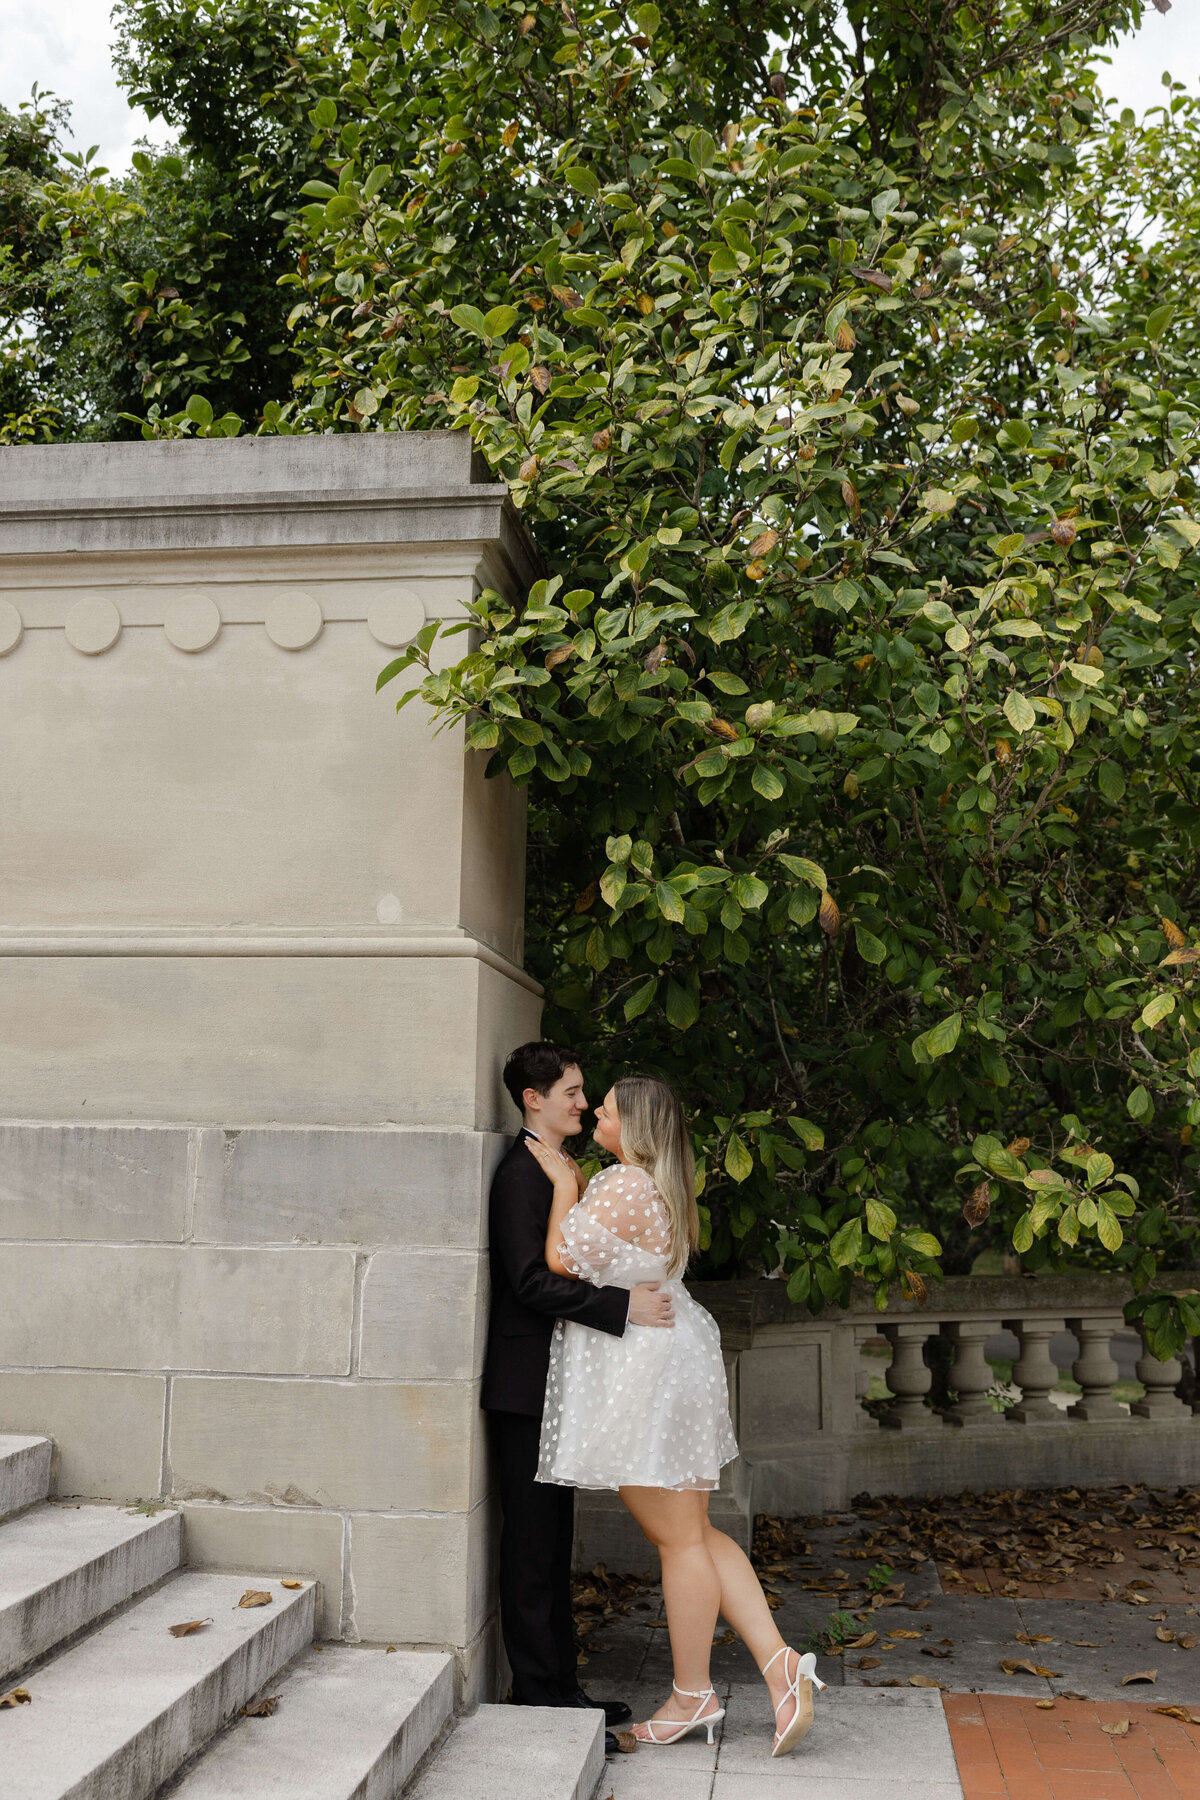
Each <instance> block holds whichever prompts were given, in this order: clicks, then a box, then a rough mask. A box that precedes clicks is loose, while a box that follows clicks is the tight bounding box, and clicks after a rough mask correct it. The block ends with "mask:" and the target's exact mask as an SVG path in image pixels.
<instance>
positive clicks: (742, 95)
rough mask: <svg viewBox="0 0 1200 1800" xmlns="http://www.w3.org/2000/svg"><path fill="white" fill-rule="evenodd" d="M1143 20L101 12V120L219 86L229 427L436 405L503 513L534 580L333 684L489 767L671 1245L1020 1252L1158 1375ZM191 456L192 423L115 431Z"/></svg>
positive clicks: (1160, 770)
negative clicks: (358, 690) (278, 342)
mask: <svg viewBox="0 0 1200 1800" xmlns="http://www.w3.org/2000/svg"><path fill="white" fill-rule="evenodd" d="M1139 10H1140V9H1138V8H1137V7H1130V6H1121V5H1115V4H1102V3H1093V4H1085V3H1081V4H1074V5H1065V6H1063V5H1059V6H1039V5H1030V4H1015V3H1013V4H1003V5H1000V4H979V5H968V6H965V7H962V8H959V9H957V10H955V11H953V12H950V11H946V12H945V13H939V14H938V15H937V17H936V18H931V19H929V20H926V21H923V22H922V24H923V27H924V28H923V29H921V30H918V29H916V28H915V26H914V22H913V18H912V14H911V11H910V9H909V8H907V7H906V6H901V5H899V4H895V3H892V0H879V3H872V4H867V3H865V0H862V3H859V4H855V5H853V6H851V7H850V8H849V9H848V20H849V26H850V35H849V38H848V39H847V40H845V41H844V40H843V38H842V37H841V36H840V35H839V34H838V32H837V31H836V30H834V29H833V24H834V9H832V8H831V7H829V6H827V5H817V4H808V5H804V4H798V3H794V4H783V3H782V0H781V3H779V4H764V5H761V6H757V7H755V6H751V7H746V6H738V7H734V6H731V5H728V4H723V3H719V0H707V3H702V4H696V5H689V6H687V7H684V6H682V5H673V4H661V5H658V6H656V5H640V6H630V7H624V6H618V5H612V4H609V5H605V4H599V3H597V0H588V3H583V4H579V5H576V6H570V5H562V6H560V5H549V4H538V5H534V4H532V0H531V3H530V4H525V3H524V0H521V3H519V4H516V5H512V6H508V5H504V6H480V5H474V4H471V5H468V4H452V5H443V4H435V3H434V0H410V3H409V4H407V5H396V4H392V3H390V0H389V3H387V4H384V3H383V0H377V3H376V0H345V3H344V4H341V5H338V6H336V7H335V6H334V5H333V4H331V3H327V0H311V4H307V5H302V6H300V5H297V6H280V5H274V6H271V7H268V8H267V9H266V10H265V12H263V14H262V19H263V24H262V29H261V30H259V28H258V26H257V25H256V22H255V17H254V16H253V15H252V14H251V12H250V11H249V9H247V7H245V6H244V5H242V4H241V0H173V3H172V4H169V5H167V4H158V3H157V0H143V3H142V4H139V5H137V6H136V7H129V8H127V9H126V16H127V18H128V20H129V44H130V51H129V55H130V59H131V66H132V62H133V61H135V60H137V59H138V58H140V59H141V61H140V64H139V66H140V67H141V68H142V70H143V84H142V88H141V89H140V90H139V97H140V98H142V100H143V103H146V102H147V98H148V97H149V98H151V99H152V98H153V97H154V96H155V95H158V96H160V98H161V100H162V104H163V106H164V107H168V108H169V107H172V106H173V107H176V108H177V109H178V110H177V111H176V112H175V113H169V115H168V116H172V117H175V118H177V119H179V120H181V121H183V132H184V136H185V139H186V140H188V141H189V142H191V141H192V140H193V139H194V141H195V143H196V144H197V145H199V144H200V143H201V141H202V140H203V141H204V142H205V143H209V144H211V143H212V142H213V141H214V139H215V138H216V136H217V135H219V134H218V132H217V131H216V129H215V127H214V126H213V125H212V123H211V120H212V119H214V118H217V117H219V114H220V108H219V105H218V104H217V102H215V101H213V100H212V99H211V93H212V92H217V93H219V92H221V91H222V84H225V87H227V88H228V90H229V94H230V96H231V97H230V99H229V102H228V107H229V114H230V118H231V119H232V121H233V129H232V132H231V135H232V139H233V141H234V142H235V143H236V145H237V147H238V150H237V153H238V156H239V158H240V162H239V171H240V179H241V182H242V189H241V191H242V193H243V194H244V195H245V196H246V197H247V203H248V204H249V203H250V202H251V201H254V202H255V203H256V204H261V206H262V207H264V208H265V207H267V206H268V205H269V207H270V208H271V210H272V213H273V214H274V213H280V214H282V215H283V216H282V218H279V219H277V220H276V221H275V223H276V225H277V227H278V232H277V236H276V238H275V239H273V240H272V242H273V243H274V244H275V245H276V246H277V247H279V246H282V248H278V249H277V250H276V249H273V250H272V256H276V255H277V254H278V256H279V257H281V258H282V261H283V264H284V265H286V266H284V267H283V272H282V277H281V279H282V282H283V286H282V288H281V289H280V292H281V293H282V294H283V295H284V296H285V298H286V301H287V304H288V316H287V329H288V331H289V332H290V334H291V339H290V341H291V353H290V355H291V361H290V364H289V366H288V371H287V372H288V377H289V379H288V381H287V383H286V384H285V383H284V382H283V381H277V383H276V389H275V394H274V397H273V398H272V399H271V400H268V401H266V402H265V403H264V404H263V405H262V408H261V414H260V415H258V418H259V423H258V428H260V429H268V430H281V431H297V430H300V431H308V430H328V429H335V430H379V429H397V428H412V427H420V426H434V425H450V426H452V427H455V428H459V429H463V430H467V431H469V432H470V433H471V434H472V437H473V438H474V440H475V442H476V443H477V445H478V446H479V448H480V449H481V450H482V452H483V453H484V455H485V456H486V457H487V459H488V461H489V462H490V463H491V465H492V467H493V468H494V469H495V470H496V471H497V473H498V474H500V475H503V476H504V477H505V478H506V479H507V480H508V481H509V482H510V483H511V487H512V493H513V497H514V500H515V502H516V504H517V505H518V506H519V507H520V509H521V511H522V514H523V516H524V518H525V520H526V522H527V524H528V526H529V528H530V530H531V532H532V533H533V536H534V538H535V540H536V542H537V543H538V545H539V548H540V550H541V553H542V555H543V557H544V560H545V564H546V567H547V571H548V573H547V575H546V578H545V579H544V580H542V581H540V582H539V583H538V584H537V585H536V586H535V587H534V589H533V590H532V592H531V593H530V594H529V595H528V596H527V597H525V599H524V603H523V604H522V605H521V606H520V608H519V609H516V610H514V609H513V608H512V607H511V606H509V605H507V604H506V603H505V602H504V601H503V600H502V599H501V598H500V597H499V596H498V595H495V594H491V593H485V594H483V595H482V596H481V597H480V600H479V602H478V605H477V607H476V609H475V616H474V618H473V620H472V632H473V637H472V640H471V642H470V646H469V647H465V646H464V644H463V643H462V642H461V641H455V640H454V639H453V638H452V637H450V635H449V634H442V635H438V634H436V633H435V632H434V631H432V629H431V630H429V631H427V632H426V633H424V634H422V637H421V638H420V639H419V640H418V642H417V644H416V645H415V646H414V648H413V650H412V651H411V652H409V653H407V654H406V655H405V656H403V657H400V658H398V659H397V660H396V661H395V663H393V664H392V665H390V666H389V668H388V669H387V670H386V671H384V674H383V676H382V677H381V681H382V682H383V683H384V685H386V684H388V683H390V682H392V681H399V683H400V686H401V688H402V689H403V692H402V694H401V704H403V703H405V702H406V701H407V700H408V699H410V698H411V697H412V696H413V695H414V694H417V693H419V694H421V695H422V696H423V698H424V701H426V702H428V703H430V704H431V705H432V706H433V708H434V709H435V710H436V712H437V713H438V714H439V715H440V716H441V717H442V718H443V719H458V720H461V721H462V722H463V723H464V725H465V728H466V733H467V739H468V742H469V744H470V745H471V746H472V747H473V748H474V749H475V750H476V751H477V752H479V753H481V754H484V755H487V756H488V757H490V759H491V769H492V772H493V773H496V774H499V775H503V774H504V773H505V772H507V774H508V775H509V776H510V777H511V778H512V779H514V780H516V781H518V782H522V783H526V784H528V786H529V788H530V794H531V801H532V812H531V827H532V829H531V838H532V844H531V891H530V944H531V952H530V953H531V961H532V963H533V966H534V967H535V969H536V970H537V972H538V973H539V974H541V975H542V976H543V977H544V978H545V979H546V980H547V983H548V985H549V989H550V1001H551V1004H550V1009H549V1011H548V1015H547V1021H546V1025H547V1029H548V1030H549V1031H550V1032H552V1033H554V1034H555V1035H560V1036H569V1037H571V1038H573V1039H574V1040H575V1041H576V1042H579V1043H580V1045H581V1048H582V1049H583V1050H584V1052H585V1053H586V1055H587V1059H588V1062H589V1064H590V1065H591V1067H592V1068H593V1070H594V1072H595V1075H596V1076H597V1077H598V1078H599V1079H600V1080H603V1079H604V1078H605V1076H606V1075H607V1074H608V1073H610V1072H613V1071H615V1070H617V1069H619V1068H621V1067H627V1066H629V1065H630V1064H631V1063H639V1064H642V1065H649V1066H652V1067H654V1068H657V1069H659V1070H661V1071H662V1072H663V1073H665V1074H667V1075H670V1076H673V1077H674V1078H676V1079H677V1080H678V1081H679V1082H680V1083H681V1085H682V1086H683V1087H684V1089H685V1090H686V1092H687V1093H688V1095H689V1098H690V1099H691V1101H692V1103H693V1104H694V1108H695V1118H696V1130H697V1143H698V1149H699V1152H700V1158H701V1169H702V1172H703V1176H704V1180H705V1188H704V1194H703V1203H704V1206H705V1218H706V1233H707V1235H706V1245H707V1253H708V1259H709V1263H708V1266H709V1268H710V1269H711V1270H712V1271H713V1272H719V1271H722V1270H728V1269H732V1268H737V1267H742V1268H754V1267H764V1266H765V1267H767V1268H768V1269H771V1270H776V1269H777V1270H779V1272H780V1273H781V1274H782V1275H783V1276H784V1277H785V1278H786V1279H787V1281H788V1287H789V1292H790V1293H791V1294H792V1296H793V1298H795V1299H796V1300H797V1301H799V1302H807V1303H808V1304H809V1305H811V1306H814V1307H816V1306H819V1305H821V1304H823V1303H826V1302H829V1301H837V1300H839V1299H842V1298H844V1296H845V1295H846V1293H847V1291H848V1285H849V1282H850V1279H851V1277H852V1276H853V1275H855V1274H860V1275H865V1276H866V1277H867V1278H868V1279H870V1280H872V1281H874V1282H875V1283H876V1287H877V1293H878V1297H879V1300H880V1303H881V1304H882V1303H884V1302H885V1301H886V1296H887V1293H888V1290H889V1287H890V1284H891V1283H893V1282H894V1281H896V1280H897V1279H899V1280H901V1281H902V1282H903V1283H904V1284H905V1285H906V1287H907V1289H908V1291H910V1292H915V1293H919V1292H921V1291H922V1289H923V1286H924V1283H925V1281H926V1280H927V1279H928V1277H929V1276H930V1274H931V1273H933V1272H934V1271H935V1270H936V1268H937V1267H938V1266H939V1259H941V1260H942V1262H944V1263H945V1264H947V1265H948V1266H951V1267H963V1266H967V1264H969V1261H970V1259H971V1257H972V1256H973V1254H974V1252H975V1250H976V1249H977V1248H978V1247H979V1246H980V1245H981V1244H984V1243H989V1242H990V1243H998V1242H999V1243H1007V1242H1009V1241H1010V1240H1013V1239H1014V1238H1015V1243H1016V1244H1017V1246H1018V1247H1019V1250H1020V1253H1021V1254H1022V1256H1023V1258H1024V1260H1025V1263H1026V1265H1027V1266H1029V1267H1031V1268H1035V1269H1036V1268H1045V1267H1053V1266H1059V1265H1061V1264H1063V1263H1078V1262H1084V1263H1095V1264H1099V1265H1102V1266H1105V1265H1106V1266H1114V1265H1115V1266H1117V1267H1122V1268H1126V1269H1129V1270H1130V1271H1131V1272H1132V1273H1133V1275H1134V1278H1135V1280H1136V1282H1137V1283H1138V1284H1139V1285H1140V1286H1141V1287H1142V1288H1143V1289H1145V1307H1146V1317H1147V1320H1148V1322H1149V1325H1150V1328H1151V1330H1152V1332H1153V1334H1154V1335H1153V1339H1152V1341H1154V1342H1155V1343H1156V1344H1157V1345H1159V1346H1160V1347H1162V1348H1166V1347H1169V1345H1170V1344H1172V1343H1175V1342H1178V1341H1179V1340H1180V1338H1181V1337H1182V1335H1183V1334H1184V1332H1185V1331H1187V1330H1194V1329H1195V1327H1196V1324H1197V1322H1200V1319H1198V1315H1197V1313H1196V1300H1195V1297H1194V1296H1192V1295H1189V1294H1188V1293H1186V1292H1182V1291H1180V1289H1179V1284H1172V1283H1171V1282H1166V1283H1165V1284H1164V1283H1163V1282H1162V1281H1159V1280H1157V1277H1158V1274H1159V1270H1160V1265H1161V1266H1162V1267H1165V1268H1167V1269H1170V1268H1172V1267H1175V1268H1178V1267H1180V1266H1183V1265H1186V1264H1187V1262H1188V1261H1189V1260H1190V1258H1191V1256H1192V1254H1193V1244H1194V1238H1195V1234H1196V1225H1197V1220H1196V1212H1195V1207H1194V1202H1193V1198H1192V1193H1193V1186H1194V1176H1195V1158H1194V1155H1193V1152H1192V1149H1191V1135H1192V1131H1193V1128H1194V1126H1195V1125H1196V1124H1200V1087H1198V1085H1197V1082H1198V1078H1200V1039H1198V1037H1197V1029H1198V1020H1197V1013H1196V1003H1195V988H1194V974H1195V966H1196V964H1197V962H1200V946H1198V945H1197V944H1196V942H1195V937H1194V934H1193V930H1192V921H1193V920H1194V918H1195V914H1196V907H1197V894H1196V834H1197V828H1198V826H1200V810H1198V807H1197V789H1196V784H1197V781H1198V780H1200V762H1198V755H1200V744H1198V741H1197V702H1196V700H1195V698H1194V697H1193V696H1194V686H1195V684H1194V681H1193V673H1194V671H1193V660H1194V645H1195V635H1196V629H1197V625H1198V624H1200V615H1198V614H1197V613H1196V599H1195V592H1196V578H1197V547H1198V545H1200V517H1198V516H1197V508H1196V488H1195V463H1196V448H1197V430H1196V413H1197V402H1198V400H1200V386H1198V380H1197V376H1196V373H1195V371H1196V367H1197V356H1196V351H1197V341H1196V339H1197V334H1196V325H1195V308H1194V298H1193V296H1194V292H1195V287H1196V275H1197V270H1196V250H1195V244H1196V229H1195V227H1196V202H1195V198H1194V196H1195V193H1196V182H1195V175H1196V161H1197V152H1196V133H1195V120H1196V114H1195V106H1194V103H1193V101H1192V100H1191V99H1190V98H1189V97H1188V96H1186V95H1184V94H1183V93H1182V92H1180V91H1178V90H1176V89H1173V88H1169V89H1168V90H1167V92H1166V93H1165V96H1164V99H1165V105H1164V109H1163V110H1162V111H1160V112H1157V113H1154V114H1151V115H1150V117H1149V118H1148V119H1147V120H1146V121H1144V122H1142V123H1140V124H1139V123H1138V122H1137V121H1135V120H1134V119H1133V117H1132V115H1123V116H1122V118H1121V119H1120V120H1114V119H1113V118H1111V117H1110V115H1109V114H1108V113H1107V112H1106V110H1105V108H1104V106H1103V102H1102V100H1101V97H1100V94H1099V91H1098V88H1097V80H1096V64H1095V57H1096V51H1097V46H1102V45H1103V43H1104V42H1105V39H1106V34H1107V33H1109V32H1111V31H1113V30H1115V29H1118V28H1120V27H1121V26H1123V25H1124V24H1126V23H1127V22H1128V20H1129V18H1130V17H1131V16H1133V17H1136V16H1137V15H1138V13H1139ZM172 84H174V85H173V86H172ZM206 84H207V85H206ZM193 89H194V90H195V91H196V93H197V94H198V95H200V96H201V99H200V100H198V101H197V102H196V106H197V107H199V111H196V110H195V108H194V109H193V113H192V114H188V113H187V107H188V104H189V100H188V95H189V93H190V92H191V91H192V90H193ZM206 93H208V94H209V95H210V97H209V98H208V99H205V98H203V96H204V95H205V94H206ZM172 96H173V97H172ZM205 107H207V108H208V111H207V113H205V112H204V108H205ZM202 115H203V116H202ZM206 118H207V119H208V120H209V123H207V124H206V123H205V119H206ZM189 133H190V134H191V136H190V137H189ZM205 133H207V136H205ZM289 183H291V184H292V185H291V186H290V187H289ZM273 266H276V267H278V266H279V264H278V262H277V263H275V264H274V265H273ZM143 303H144V302H143ZM183 387H184V383H183V382H182V380H181V382H180V385H179V387H178V389H177V392H178V394H179V395H180V396H182V393H183ZM164 397H165V390H164ZM206 408H207V413H206ZM234 410H235V411H236V409H234ZM243 416H244V417H245V421H246V424H247V425H251V424H253V423H255V420H256V415H255V414H253V413H247V414H245V415H243ZM194 427H195V428H199V429H218V428H221V429H237V428H239V420H238V419H237V418H233V419H229V420H222V419H220V418H218V417H215V416H214V412H213V407H212V404H211V401H210V399H209V397H208V396H206V395H205V394H203V393H195V394H194V395H193V400H192V405H191V410H190V411H189V410H188V409H185V408H184V407H182V405H181V406H180V407H179V410H178V411H176V412H175V413H173V414H165V415H164V416H163V417H161V418H159V419H157V420H155V421H152V422H151V423H150V424H148V425H147V427H146V428H147V429H148V430H151V431H162V430H188V429H192V428H194ZM393 691H395V690H393ZM1118 1168H1119V1169H1121V1170H1122V1171H1124V1173H1122V1174H1121V1175H1118V1174H1117V1170H1118ZM956 1182H957V1183H958V1186H957V1190H956ZM1154 1309H1157V1310H1154ZM1189 1309H1190V1310H1189Z"/></svg>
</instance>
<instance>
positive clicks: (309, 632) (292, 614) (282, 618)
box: [263, 588, 325, 650]
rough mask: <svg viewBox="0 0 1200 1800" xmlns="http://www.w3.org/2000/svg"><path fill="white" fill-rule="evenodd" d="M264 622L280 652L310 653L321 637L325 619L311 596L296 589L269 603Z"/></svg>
mask: <svg viewBox="0 0 1200 1800" xmlns="http://www.w3.org/2000/svg"><path fill="white" fill-rule="evenodd" d="M263 622H264V624H265V625H266V628H267V636H268V637H269V638H270V640H271V642H272V643H273V644H278V645H279V648H280V649H281V650H307V649H308V646H309V645H310V644H315V643H316V641H317V639H318V638H319V637H320V635H321V627H322V626H323V625H324V623H325V615H324V614H323V613H322V611H321V608H320V606H319V605H318V603H317V602H316V601H315V600H314V599H313V597H312V595H311V594H305V593H302V592H301V591H300V589H298V588H296V589H294V590H293V591H292V592H291V593H290V594H276V596H275V598H274V599H273V600H268V601H267V612H266V618H265V620H264V621H263Z"/></svg>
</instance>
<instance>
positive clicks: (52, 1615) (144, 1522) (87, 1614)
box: [0, 1505, 182, 1681]
mask: <svg viewBox="0 0 1200 1800" xmlns="http://www.w3.org/2000/svg"><path fill="white" fill-rule="evenodd" d="M181 1525H182V1521H181V1518H180V1515H179V1514H178V1513H177V1512H160V1513H158V1514H157V1515H156V1516H155V1517H153V1518H147V1517H146V1516H145V1514H138V1513H130V1512H129V1511H128V1510H126V1509H125V1508H124V1507H119V1506H57V1505H50V1506H36V1507H34V1508H33V1509H32V1510H31V1511H29V1512H26V1513H23V1514H22V1515H21V1517H20V1518H18V1519H9V1520H8V1521H7V1523H6V1524H4V1525H0V1681H4V1680H6V1679H7V1677H8V1676H10V1675H15V1674H16V1673H17V1671H18V1670H19V1669H23V1668H27V1667H28V1666H29V1664H30V1663H32V1662H34V1661H36V1659H37V1658H38V1657H39V1656H44V1655H45V1653H46V1651H47V1650H53V1648H54V1647H55V1645H56V1644H61V1643H63V1642H64V1641H65V1640H66V1639H67V1638H69V1637H73V1636H74V1635H75V1633H76V1632H77V1631H81V1630H82V1629H83V1627H84V1626H85V1625H92V1624H94V1623H95V1622H96V1620H98V1619H102V1618H103V1617H104V1614H105V1613H107V1612H111V1611H112V1609H113V1607H114V1606H120V1605H122V1604H123V1602H124V1601H126V1600H131V1599H132V1598H133V1596H134V1595H135V1594H138V1593H140V1592H141V1591H142V1589H143V1588H147V1587H150V1586H151V1585H152V1584H153V1583H154V1582H156V1581H160V1580H161V1579H162V1577H163V1576H164V1575H169V1574H170V1573H171V1571H172V1569H177V1568H178V1567H179V1556H180V1545H181V1541H182V1539H181Z"/></svg>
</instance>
